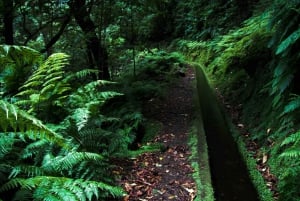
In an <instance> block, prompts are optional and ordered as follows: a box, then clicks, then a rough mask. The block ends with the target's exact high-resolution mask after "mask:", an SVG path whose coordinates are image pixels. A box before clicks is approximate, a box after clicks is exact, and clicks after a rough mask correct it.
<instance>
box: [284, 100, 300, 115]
mask: <svg viewBox="0 0 300 201" xmlns="http://www.w3.org/2000/svg"><path fill="white" fill-rule="evenodd" d="M298 109H300V96H296V97H294V98H293V99H292V100H291V101H290V102H289V103H288V104H287V105H286V106H285V107H284V111H283V113H282V115H285V114H288V113H291V112H294V111H295V110H298Z"/></svg>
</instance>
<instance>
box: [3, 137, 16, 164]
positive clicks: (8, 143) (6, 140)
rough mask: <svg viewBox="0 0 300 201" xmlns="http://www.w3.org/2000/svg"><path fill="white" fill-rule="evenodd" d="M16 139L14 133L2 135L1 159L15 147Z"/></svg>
mask: <svg viewBox="0 0 300 201" xmlns="http://www.w3.org/2000/svg"><path fill="white" fill-rule="evenodd" d="M14 142H15V137H14V134H13V133H0V159H1V158H2V157H3V156H4V155H5V154H7V153H9V152H10V150H11V149H12V147H13V144H14Z"/></svg>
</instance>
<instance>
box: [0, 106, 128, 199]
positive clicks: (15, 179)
mask: <svg viewBox="0 0 300 201" xmlns="http://www.w3.org/2000/svg"><path fill="white" fill-rule="evenodd" d="M1 106H2V107H1V110H0V114H1V119H2V122H3V124H1V125H5V124H9V126H10V127H7V128H6V129H7V130H9V128H10V129H11V128H14V129H15V131H14V132H13V133H8V132H4V133H3V130H2V133H1V138H0V151H1V152H0V153H1V154H0V157H1V161H3V162H2V163H1V164H0V167H2V166H3V167H4V166H5V164H7V165H8V163H7V162H5V160H2V159H5V158H7V157H8V158H11V157H12V155H11V154H12V153H14V152H15V151H17V150H18V149H20V150H23V151H22V152H21V154H18V155H19V156H18V157H16V159H17V160H16V161H15V162H11V163H10V165H11V167H10V168H9V169H11V172H10V175H9V176H6V179H7V180H8V182H6V183H4V181H5V180H3V181H1V183H0V184H1V185H2V186H1V187H0V195H1V193H5V191H7V190H11V189H13V188H18V187H19V186H20V187H22V189H23V190H24V189H27V190H28V191H30V192H32V196H33V198H34V199H37V200H39V199H44V198H47V199H51V196H53V192H55V193H56V195H57V196H58V199H62V198H61V197H60V196H67V197H68V196H69V198H70V199H71V200H77V199H79V198H78V197H76V196H78V195H79V194H77V193H78V192H80V191H82V192H85V193H84V194H82V195H81V196H82V197H81V198H80V199H84V200H85V199H87V200H91V199H92V197H93V196H95V197H97V198H99V199H100V198H105V197H107V196H121V195H122V193H123V192H122V191H121V190H120V189H119V188H117V187H113V186H111V185H110V184H107V183H103V182H100V181H93V180H95V179H96V178H99V176H100V175H102V176H103V177H104V174H103V173H101V172H103V170H104V169H105V168H107V164H106V162H105V161H106V158H104V156H103V155H100V154H97V153H95V152H94V153H92V152H87V151H83V152H82V151H79V150H80V149H81V147H80V144H78V143H76V140H74V139H67V138H64V137H63V136H62V135H60V134H58V133H56V132H54V131H53V130H51V129H50V128H48V127H47V126H45V125H43V124H42V123H41V122H40V121H39V120H37V119H35V118H34V117H32V116H30V115H28V114H27V113H26V112H24V111H21V110H20V109H18V108H17V107H15V106H13V105H12V104H9V103H7V102H5V101H2V102H1ZM11 108H13V110H12V109H11ZM5 122H7V123H5ZM19 122H20V123H21V124H25V125H26V127H24V128H22V132H16V129H17V130H20V129H19V128H20V127H19V126H18V125H19ZM18 139H22V140H23V141H24V142H27V143H28V144H27V146H26V147H24V146H19V145H17V144H15V143H17V142H18ZM55 150H56V151H55ZM58 150H60V151H59V152H57V151H58ZM41 155H42V156H41ZM14 157H15V156H14ZM8 158H7V159H8ZM28 159H29V160H32V159H34V164H32V165H28V164H27V163H26V162H25V161H26V160H28ZM24 162H25V163H24ZM0 173H1V174H2V171H0ZM3 173H4V174H7V172H3ZM53 175H55V177H53ZM106 177H108V175H107V173H106ZM83 179H84V180H83ZM104 180H106V181H109V180H107V179H104ZM90 188H92V189H90ZM76 192H77V193H76ZM48 196H50V197H49V198H48Z"/></svg>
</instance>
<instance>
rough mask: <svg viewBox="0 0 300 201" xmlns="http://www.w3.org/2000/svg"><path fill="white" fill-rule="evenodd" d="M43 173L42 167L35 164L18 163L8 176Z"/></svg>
mask: <svg viewBox="0 0 300 201" xmlns="http://www.w3.org/2000/svg"><path fill="white" fill-rule="evenodd" d="M45 173H46V172H45V171H44V170H43V169H42V168H40V167H37V166H29V165H18V166H15V167H14V168H13V169H12V171H11V173H10V175H9V178H15V177H17V176H18V175H19V174H25V175H26V176H27V177H35V176H43V175H45Z"/></svg>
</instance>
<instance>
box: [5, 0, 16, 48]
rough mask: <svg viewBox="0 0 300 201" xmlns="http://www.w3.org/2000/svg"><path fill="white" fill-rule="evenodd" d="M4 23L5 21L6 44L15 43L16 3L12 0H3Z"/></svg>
mask: <svg viewBox="0 0 300 201" xmlns="http://www.w3.org/2000/svg"><path fill="white" fill-rule="evenodd" d="M3 6H4V9H3V10H4V11H3V23H4V33H3V35H4V39H5V44H7V45H13V44H14V29H13V20H14V16H13V10H14V4H13V1H12V0H3Z"/></svg>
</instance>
